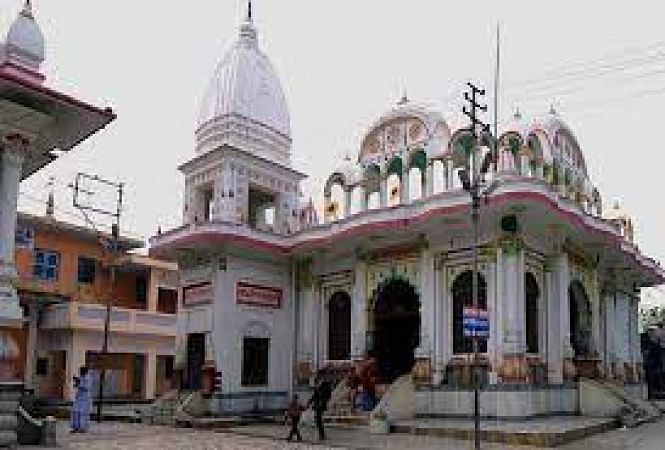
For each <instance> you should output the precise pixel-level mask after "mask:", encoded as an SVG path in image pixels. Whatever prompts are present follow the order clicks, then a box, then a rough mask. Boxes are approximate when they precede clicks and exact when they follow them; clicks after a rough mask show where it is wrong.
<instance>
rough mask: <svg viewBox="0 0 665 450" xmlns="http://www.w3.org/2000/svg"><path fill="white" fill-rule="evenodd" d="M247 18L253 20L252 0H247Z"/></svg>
mask: <svg viewBox="0 0 665 450" xmlns="http://www.w3.org/2000/svg"><path fill="white" fill-rule="evenodd" d="M247 20H248V21H249V22H251V21H252V0H247Z"/></svg>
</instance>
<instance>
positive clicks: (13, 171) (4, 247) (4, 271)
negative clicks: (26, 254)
mask: <svg viewBox="0 0 665 450" xmlns="http://www.w3.org/2000/svg"><path fill="white" fill-rule="evenodd" d="M10 145H12V144H10ZM12 146H13V145H12ZM23 151H24V150H23V148H16V149H15V148H10V147H6V148H5V149H4V150H2V153H1V154H0V159H1V160H2V165H1V168H2V172H0V321H3V320H4V321H12V322H13V321H17V320H20V319H21V317H22V315H23V314H22V311H21V308H20V307H19V303H18V296H17V294H16V290H15V289H14V287H13V280H14V279H15V278H16V268H15V266H14V239H15V236H16V205H17V203H18V192H19V184H20V182H21V174H22V170H23V159H24V156H23Z"/></svg>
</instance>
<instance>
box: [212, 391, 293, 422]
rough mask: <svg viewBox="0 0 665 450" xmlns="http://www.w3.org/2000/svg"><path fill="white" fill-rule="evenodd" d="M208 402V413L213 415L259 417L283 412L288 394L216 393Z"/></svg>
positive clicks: (258, 392) (281, 392)
mask: <svg viewBox="0 0 665 450" xmlns="http://www.w3.org/2000/svg"><path fill="white" fill-rule="evenodd" d="M209 402H210V403H209V411H210V412H211V413H212V414H214V415H218V416H229V415H243V414H247V415H250V414H259V415H260V414H264V413H274V412H277V411H282V412H283V411H284V410H285V409H286V408H287V406H288V403H289V393H288V392H286V391H247V392H229V393H222V394H220V393H216V394H214V395H213V397H212V398H211V399H210V400H209Z"/></svg>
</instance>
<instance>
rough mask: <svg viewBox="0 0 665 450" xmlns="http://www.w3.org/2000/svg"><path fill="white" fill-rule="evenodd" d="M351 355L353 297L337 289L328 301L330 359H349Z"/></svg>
mask: <svg viewBox="0 0 665 450" xmlns="http://www.w3.org/2000/svg"><path fill="white" fill-rule="evenodd" d="M350 355H351V297H349V294H347V293H346V292H344V291H337V292H335V293H334V294H333V295H332V296H331V297H330V301H329V302H328V359H329V360H343V359H349V356H350Z"/></svg>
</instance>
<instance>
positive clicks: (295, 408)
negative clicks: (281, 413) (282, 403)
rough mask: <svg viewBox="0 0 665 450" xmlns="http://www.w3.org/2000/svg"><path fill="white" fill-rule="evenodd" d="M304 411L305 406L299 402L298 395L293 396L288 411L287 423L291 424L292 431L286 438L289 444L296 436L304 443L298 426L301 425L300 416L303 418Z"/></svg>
mask: <svg viewBox="0 0 665 450" xmlns="http://www.w3.org/2000/svg"><path fill="white" fill-rule="evenodd" d="M303 409H304V408H303V406H302V405H301V404H300V401H299V400H298V394H293V398H292V399H291V403H289V408H288V409H287V410H286V418H287V421H288V422H291V431H289V436H288V437H287V438H286V440H287V441H289V442H290V441H291V439H293V437H294V436H295V437H296V438H297V439H298V442H300V441H302V436H301V435H300V430H299V429H298V425H299V424H300V416H302V412H303Z"/></svg>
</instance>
